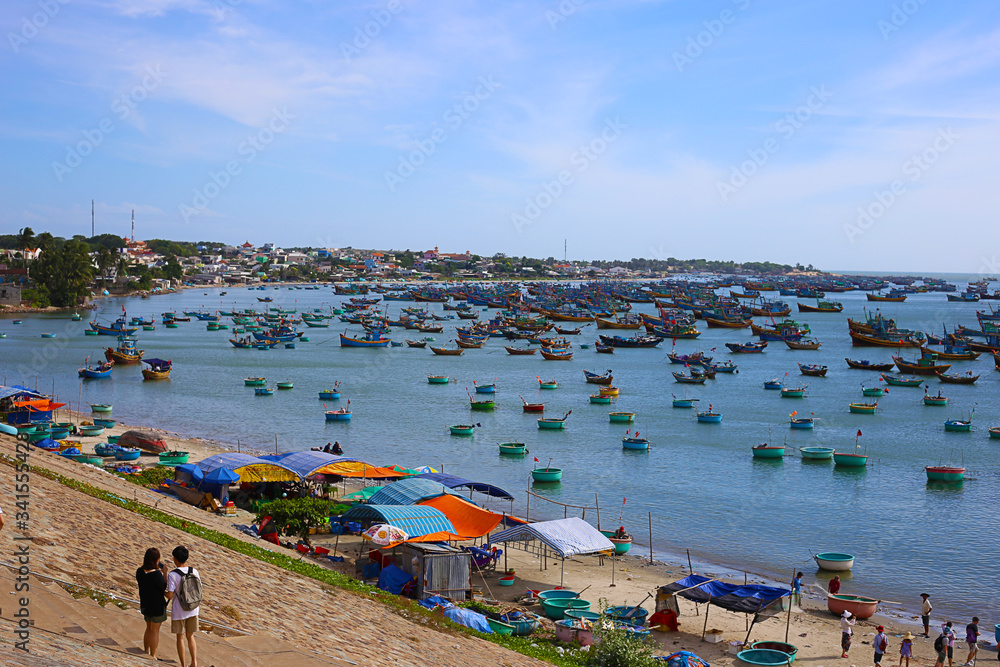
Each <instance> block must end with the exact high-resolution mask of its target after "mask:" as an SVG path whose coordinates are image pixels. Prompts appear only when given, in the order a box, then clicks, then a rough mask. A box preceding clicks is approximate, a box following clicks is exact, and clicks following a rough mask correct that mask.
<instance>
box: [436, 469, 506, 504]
mask: <svg viewBox="0 0 1000 667" xmlns="http://www.w3.org/2000/svg"><path fill="white" fill-rule="evenodd" d="M418 477H419V478H421V479H429V480H431V481H434V482H438V483H440V484H442V485H444V486H447V487H448V488H449V489H461V488H465V489H470V490H471V491H479V492H480V493H485V494H486V495H488V496H493V497H494V498H503V499H504V500H513V499H514V496H512V495H510V494H509V493H507V492H506V491H504V490H503V489H501V488H500V487H499V486H493V485H492V484H486V483H485V482H473V481H472V480H468V479H465V478H464V477H458V476H456V475H448V474H446V473H443V472H428V473H422V474H420V475H418Z"/></svg>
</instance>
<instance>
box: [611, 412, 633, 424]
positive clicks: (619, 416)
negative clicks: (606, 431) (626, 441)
mask: <svg viewBox="0 0 1000 667" xmlns="http://www.w3.org/2000/svg"><path fill="white" fill-rule="evenodd" d="M608 421H610V422H611V423H612V424H631V423H632V422H634V421H635V413H634V412H611V413H609V414H608Z"/></svg>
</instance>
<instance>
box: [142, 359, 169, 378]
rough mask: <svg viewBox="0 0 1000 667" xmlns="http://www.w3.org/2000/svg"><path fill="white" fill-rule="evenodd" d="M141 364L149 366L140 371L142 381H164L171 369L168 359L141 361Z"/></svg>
mask: <svg viewBox="0 0 1000 667" xmlns="http://www.w3.org/2000/svg"><path fill="white" fill-rule="evenodd" d="M142 363H144V364H148V365H149V368H143V369H142V378H143V379H144V380H166V379H168V378H169V377H170V371H171V370H172V369H173V363H172V362H171V361H170V360H168V359H143V361H142Z"/></svg>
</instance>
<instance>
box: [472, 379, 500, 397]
mask: <svg viewBox="0 0 1000 667" xmlns="http://www.w3.org/2000/svg"><path fill="white" fill-rule="evenodd" d="M472 385H473V386H474V387H475V388H476V393H477V394H495V393H497V386H496V384H495V383H494V384H476V381H475V380H473V381H472Z"/></svg>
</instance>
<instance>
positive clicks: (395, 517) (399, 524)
mask: <svg viewBox="0 0 1000 667" xmlns="http://www.w3.org/2000/svg"><path fill="white" fill-rule="evenodd" d="M342 520H343V521H345V522H347V521H357V522H358V523H361V524H364V525H373V524H376V523H387V524H389V525H392V526H395V527H396V528H399V529H401V530H404V531H406V534H407V535H409V536H410V537H421V536H423V535H429V534H430V533H441V532H444V533H453V534H454V533H455V526H453V525H452V523H451V521H449V520H448V517H447V516H445V514H444V512H442V511H441V510H439V509H437V508H435V507H428V506H426V505H355V506H354V507H352V508H351V509H349V510H348V511H347V512H345V513H344V516H343V517H342Z"/></svg>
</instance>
